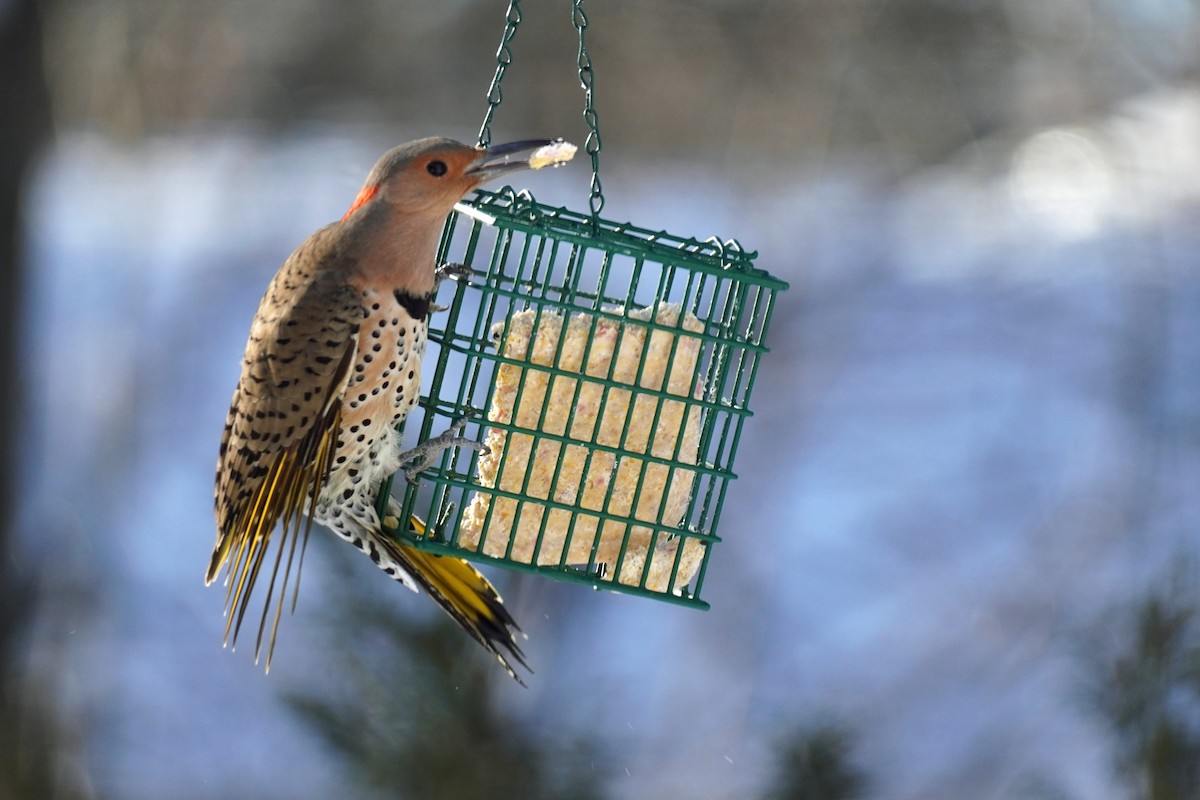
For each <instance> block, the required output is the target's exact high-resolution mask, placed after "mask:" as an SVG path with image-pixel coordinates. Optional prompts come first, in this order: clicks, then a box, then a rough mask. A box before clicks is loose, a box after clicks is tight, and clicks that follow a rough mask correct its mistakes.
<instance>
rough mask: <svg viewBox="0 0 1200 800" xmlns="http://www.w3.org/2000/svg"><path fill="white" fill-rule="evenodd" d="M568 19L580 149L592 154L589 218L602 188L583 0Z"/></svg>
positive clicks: (598, 205)
mask: <svg viewBox="0 0 1200 800" xmlns="http://www.w3.org/2000/svg"><path fill="white" fill-rule="evenodd" d="M571 20H572V22H574V23H575V30H577V31H579V62H578V63H579V85H580V86H582V87H583V92H584V95H583V121H584V124H586V125H587V126H588V137H587V141H585V142H584V143H583V149H584V151H585V152H587V154H588V155H590V156H591V157H592V194H591V197H590V198H589V200H588V204H589V205H590V206H591V209H592V222H593V223H595V221H596V218H597V217H598V216H599V215H600V210H601V209H602V208H604V189H603V187H602V186H601V185H600V117H599V116H597V114H596V106H595V100H594V96H593V95H594V91H595V83H596V73H595V72H593V71H592V57H591V55H590V54H589V53H588V49H587V42H586V40H585V37H584V31H586V30H587V26H588V18H587V14H585V13H584V11H583V0H573V2H572V9H571Z"/></svg>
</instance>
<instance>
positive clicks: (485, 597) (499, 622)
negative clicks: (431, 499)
mask: <svg viewBox="0 0 1200 800" xmlns="http://www.w3.org/2000/svg"><path fill="white" fill-rule="evenodd" d="M409 521H410V524H411V525H412V526H413V527H414V528H415V529H416V530H417V532H418V533H420V532H423V531H424V529H425V523H424V522H423V521H422V520H421V519H420V518H419V517H416V516H412V517H410V518H409ZM380 540H381V541H382V542H383V543H384V546H385V547H387V549H388V551H389V554H390V555H391V556H392V557H393V558H395V559H396V560H397V561H398V562H400V564H401V565H402V566H403V567H404V569H405V570H406V571H407V572H408V573H409V574H410V575H412V577H413V578H414V579H416V581H417V583H419V584H420V585H421V587H422V588H423V589H425V591H426V592H428V593H429V596H430V597H432V598H433V599H434V600H435V601H436V602H437V604H438V605H440V606H441V607H442V608H443V609H445V611H446V613H447V614H449V615H450V616H451V617H452V618H453V619H454V621H455V622H457V623H458V624H459V625H460V626H461V627H462V629H463V630H465V631H466V632H467V633H469V634H470V635H471V638H473V639H474V640H475V641H477V642H479V644H481V645H483V647H484V648H485V649H486V650H487V651H488V652H489V653H491V654H492V655H494V656H495V657H496V658H497V660H499V662H500V665H501V666H503V667H504V669H505V671H507V672H508V674H509V675H510V676H512V678H513V680H515V681H516V682H517V683H519V684H521V685H522V686H524V685H525V682H524V681H522V680H521V678H520V677H519V676H518V675H517V673H516V672H515V671H514V670H513V667H512V665H511V664H510V663H509V661H508V658H512V659H513V660H514V661H516V663H518V664H520V665H521V666H522V667H524V668H525V669H527V670H529V665H528V664H526V663H525V654H524V653H522V652H521V648H520V646H519V645H518V644H517V642H516V639H515V638H514V634H516V633H521V628H520V627H519V626H518V625H517V623H516V621H515V620H513V618H512V615H511V614H509V613H508V609H507V608H505V607H504V601H503V600H502V599H501V598H500V594H499V593H498V592H497V591H496V589H495V587H493V586H492V584H491V583H490V582H489V581H488V579H487V578H485V577H484V576H483V574H482V573H480V572H479V570H477V569H475V568H474V567H472V566H471V565H470V564H469V563H468V562H466V561H464V560H463V559H461V558H454V557H453V556H442V555H437V554H436V553H429V552H426V551H424V550H418V549H416V548H414V547H409V546H407V545H404V544H401V543H400V542H397V541H396V540H394V539H390V538H388V537H387V536H386V535H385V536H381V537H380ZM522 635H523V634H522ZM500 648H503V649H504V650H505V651H507V654H508V657H507V658H506V656H505V653H504V652H501V649H500ZM530 671H531V672H532V670H530Z"/></svg>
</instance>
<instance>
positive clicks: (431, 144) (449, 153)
mask: <svg viewBox="0 0 1200 800" xmlns="http://www.w3.org/2000/svg"><path fill="white" fill-rule="evenodd" d="M552 143H553V140H551V139H530V140H527V141H523V142H510V143H508V144H500V145H493V146H492V147H486V148H481V147H470V146H468V145H465V144H462V143H460V142H456V141H454V140H453V139H442V138H431V139H418V140H417V141H415V142H409V143H408V144H402V145H400V146H398V147H394V148H392V149H391V150H389V151H388V152H386V153H384V154H383V156H382V157H381V158H380V159H379V161H377V162H376V163H375V166H374V168H373V169H372V170H371V173H370V174H369V175H368V176H367V181H366V183H364V184H363V188H362V189H361V190H360V191H359V193H358V197H356V198H355V200H354V204H353V205H351V206H350V210H349V211H347V212H346V217H344V218H347V217H349V216H350V215H352V214H354V213H355V212H356V211H358V210H359V209H360V208H362V207H364V206H366V205H368V204H371V203H387V204H388V205H390V206H391V207H392V208H393V210H394V211H398V212H400V213H402V214H426V213H429V214H434V215H438V216H445V215H446V214H449V213H450V210H451V209H452V208H453V207H454V204H455V203H457V202H458V201H459V200H461V199H462V198H463V195H465V194H466V193H467V192H469V191H471V190H472V189H474V188H475V187H476V186H479V185H480V184H481V183H483V182H485V181H489V180H491V179H492V178H495V177H498V176H500V175H506V174H508V173H510V172H516V171H517V170H521V169H528V168H529V166H530V164H529V158H528V157H527V156H526V157H525V158H519V157H517V156H519V155H520V154H522V153H530V152H532V151H534V150H536V149H537V148H539V147H543V146H545V145H548V144H552Z"/></svg>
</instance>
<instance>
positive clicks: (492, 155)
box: [467, 139, 554, 183]
mask: <svg viewBox="0 0 1200 800" xmlns="http://www.w3.org/2000/svg"><path fill="white" fill-rule="evenodd" d="M553 143H554V139H526V140H525V141H523V142H509V143H508V144H496V145H492V146H491V147H487V148H484V149H482V150H480V151H479V158H478V159H476V161H475V163H474V164H472V165H471V167H470V168H469V169H468V170H467V175H469V176H470V177H472V178H475V179H477V180H478V181H479V182H480V183H483V182H484V181H490V180H491V179H492V178H495V177H497V176H499V175H506V174H508V173H509V172H516V171H517V170H522V169H529V158H528V157H526V158H517V159H514V158H512V157H513V156H514V155H517V154H519V153H529V152H532V151H534V150H537V149H538V148H539V147H545V146H546V145H548V144H553Z"/></svg>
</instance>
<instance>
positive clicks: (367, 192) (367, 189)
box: [342, 186, 379, 219]
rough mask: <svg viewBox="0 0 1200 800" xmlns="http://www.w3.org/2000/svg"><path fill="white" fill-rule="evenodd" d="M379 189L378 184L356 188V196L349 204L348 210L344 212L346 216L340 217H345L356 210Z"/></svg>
mask: <svg viewBox="0 0 1200 800" xmlns="http://www.w3.org/2000/svg"><path fill="white" fill-rule="evenodd" d="M378 191H379V187H378V186H364V187H363V188H361V189H359V190H358V197H356V198H354V202H353V203H352V204H351V205H350V210H349V211H347V212H346V216H344V217H342V219H347V218H348V217H349V216H350V215H351V214H353V213H354V212H355V211H358V209H359V208H361V207H362V206H363V205H364V204H365V203H366V202H367V201H368V200H370V199H371V198H372V197H374V196H375V193H376V192H378Z"/></svg>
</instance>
